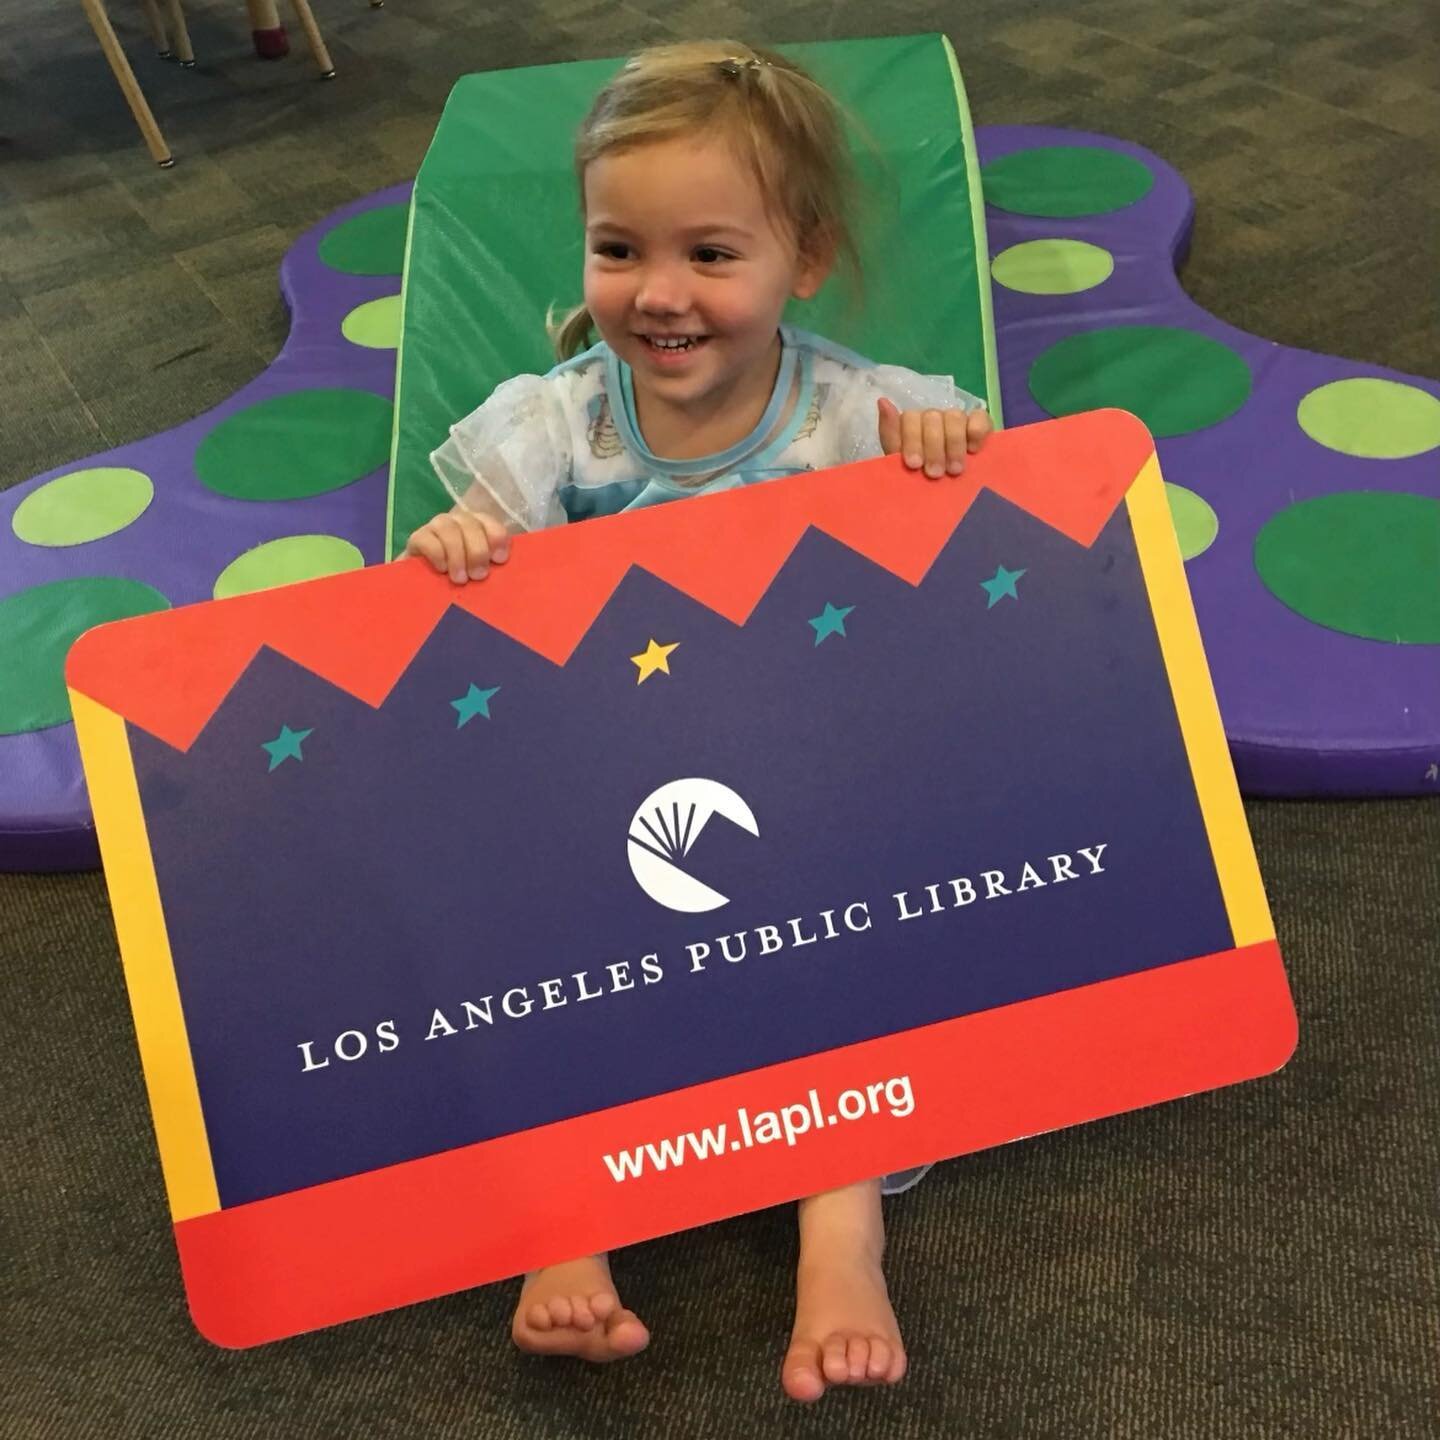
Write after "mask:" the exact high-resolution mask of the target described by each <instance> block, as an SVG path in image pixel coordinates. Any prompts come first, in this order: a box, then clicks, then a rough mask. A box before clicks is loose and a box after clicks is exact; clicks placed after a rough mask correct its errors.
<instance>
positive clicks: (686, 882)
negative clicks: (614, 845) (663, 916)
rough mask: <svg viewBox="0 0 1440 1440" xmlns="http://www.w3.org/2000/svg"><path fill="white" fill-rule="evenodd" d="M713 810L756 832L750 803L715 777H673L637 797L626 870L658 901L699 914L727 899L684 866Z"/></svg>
mask: <svg viewBox="0 0 1440 1440" xmlns="http://www.w3.org/2000/svg"><path fill="white" fill-rule="evenodd" d="M717 815H718V816H720V818H721V819H723V820H728V821H730V822H731V823H732V824H735V825H738V826H739V827H740V828H741V829H742V830H744V831H747V832H748V833H749V834H751V835H755V836H758V835H759V834H760V827H759V825H757V824H756V822H755V816H754V815H753V814H752V813H751V810H750V807H749V806H748V805H747V804H746V803H745V802H744V800H742V799H741V798H740V796H738V795H737V794H736V793H735V792H734V791H733V790H732V789H730V787H729V786H728V785H722V784H721V783H720V782H719V781H718V780H702V779H699V778H698V777H696V778H692V779H689V780H672V781H670V782H669V784H667V785H662V786H661V787H660V788H659V789H658V790H656V791H653V792H652V793H651V794H649V795H647V796H646V797H645V799H644V800H642V801H641V802H640V808H639V809H638V810H636V812H635V815H634V818H633V819H632V820H631V821H630V838H629V845H628V847H627V848H628V849H629V852H630V871H631V873H632V874H633V875H634V876H635V879H636V882H637V883H638V884H639V886H640V888H641V889H642V890H643V891H644V892H645V893H646V894H647V895H648V896H649V897H650V898H651V899H652V900H653V901H655V903H656V904H657V905H663V906H665V908H666V909H667V910H683V911H686V912H687V913H689V914H699V913H700V912H701V911H705V910H718V909H719V908H720V907H721V906H722V905H728V904H729V903H730V897H729V896H728V895H722V894H721V893H720V892H719V891H718V890H715V889H713V888H712V887H711V886H709V885H706V884H705V883H704V881H702V880H697V879H696V878H695V876H694V875H692V874H691V873H690V872H689V870H688V869H687V868H686V866H685V861H686V857H687V856H688V855H689V854H690V852H691V851H692V850H693V849H694V848H695V843H696V841H698V840H699V838H700V836H701V834H702V833H703V832H704V830H705V827H706V826H707V825H708V824H709V823H710V821H711V820H713V819H714V818H715V817H716V816H717Z"/></svg>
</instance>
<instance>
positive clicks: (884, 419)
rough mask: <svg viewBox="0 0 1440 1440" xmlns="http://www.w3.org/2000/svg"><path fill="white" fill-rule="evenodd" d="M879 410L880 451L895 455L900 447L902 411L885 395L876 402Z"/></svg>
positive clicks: (884, 453)
mask: <svg viewBox="0 0 1440 1440" xmlns="http://www.w3.org/2000/svg"><path fill="white" fill-rule="evenodd" d="M876 408H877V410H878V412H879V416H878V419H879V426H880V453H881V454H882V455H893V454H894V453H895V452H896V451H897V450H898V449H899V448H900V411H899V408H898V407H897V406H896V404H895V402H894V401H893V400H887V399H886V398H885V397H884V396H883V395H882V396H881V397H880V399H879V401H878V402H877V404H876Z"/></svg>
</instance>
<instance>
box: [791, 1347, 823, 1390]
mask: <svg viewBox="0 0 1440 1440" xmlns="http://www.w3.org/2000/svg"><path fill="white" fill-rule="evenodd" d="M817 1358H818V1357H817V1355H816V1351H815V1347H814V1346H813V1345H806V1344H803V1343H802V1344H799V1345H792V1346H791V1347H790V1351H789V1353H788V1354H787V1355H786V1356H785V1363H784V1365H782V1366H781V1367H780V1383H781V1385H783V1386H784V1388H785V1393H786V1394H787V1395H788V1396H789V1397H790V1398H791V1399H792V1400H804V1401H811V1400H818V1399H819V1398H820V1397H821V1396H822V1395H823V1394H824V1393H825V1381H824V1380H823V1379H822V1378H821V1375H820V1371H819V1369H818V1368H817V1367H816V1363H815V1362H816V1359H817Z"/></svg>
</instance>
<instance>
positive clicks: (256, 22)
mask: <svg viewBox="0 0 1440 1440" xmlns="http://www.w3.org/2000/svg"><path fill="white" fill-rule="evenodd" d="M245 8H246V9H247V10H249V12H250V38H251V39H252V40H253V41H254V42H255V53H256V54H257V55H258V56H259V57H260V58H261V59H262V60H279V59H280V58H281V56H283V55H288V54H289V53H290V37H289V36H288V35H287V34H286V33H285V27H284V26H283V25H282V24H281V23H280V11H279V10H278V9H277V8H276V6H275V0H245Z"/></svg>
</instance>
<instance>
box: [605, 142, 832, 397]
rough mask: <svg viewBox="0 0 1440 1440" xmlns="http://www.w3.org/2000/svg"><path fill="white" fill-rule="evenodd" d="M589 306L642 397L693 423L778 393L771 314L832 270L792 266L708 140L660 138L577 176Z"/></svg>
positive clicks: (813, 263)
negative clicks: (771, 392)
mask: <svg viewBox="0 0 1440 1440" xmlns="http://www.w3.org/2000/svg"><path fill="white" fill-rule="evenodd" d="M585 215H586V225H585V239H586V256H585V304H586V307H587V308H588V309H589V311H590V314H591V316H592V317H593V319H594V321H595V328H596V329H597V330H598V331H599V332H600V335H601V337H602V338H603V339H604V340H605V341H606V343H607V344H609V346H610V348H611V349H612V350H614V351H615V353H616V354H617V355H618V356H619V357H620V358H621V359H622V360H624V361H625V362H626V363H627V364H629V365H630V367H631V369H632V370H633V372H634V377H635V384H636V387H637V389H638V390H639V392H640V394H641V396H642V399H645V400H650V401H655V402H659V403H660V404H662V405H665V406H667V407H669V408H671V409H672V410H676V411H680V412H682V413H688V414H690V415H692V416H694V417H695V418H696V419H703V418H708V417H710V416H712V415H715V414H718V413H720V412H722V411H723V410H724V408H725V407H726V406H727V405H729V404H732V403H734V402H736V401H737V400H738V401H742V402H746V401H750V400H752V399H753V398H754V395H755V394H757V393H759V392H760V391H762V390H763V392H764V393H765V394H766V395H768V393H769V388H770V386H771V385H772V384H773V383H774V375H775V360H776V353H777V352H776V342H777V335H778V329H779V324H780V314H781V311H782V310H783V309H784V308H785V302H786V301H787V300H788V299H789V298H790V297H791V296H792V295H795V296H798V297H800V298H801V299H808V298H809V297H810V296H812V295H813V294H814V293H815V292H816V291H817V290H818V289H819V288H820V286H821V284H822V282H823V281H824V279H825V275H826V272H827V270H828V268H829V267H828V263H826V262H823V261H819V260H816V259H813V258H808V257H804V256H801V255H800V254H799V253H798V251H797V248H796V244H795V240H794V239H793V237H791V236H790V235H788V234H787V233H785V232H784V231H783V229H781V230H777V228H776V226H775V223H774V222H773V221H772V219H771V218H770V215H769V214H768V212H767V211H766V208H765V204H764V201H763V199H762V197H761V194H760V188H759V186H758V184H757V183H756V180H755V177H754V175H753V174H752V173H751V172H750V170H749V168H748V167H747V166H745V165H744V164H743V163H742V162H741V161H740V160H739V159H738V158H737V157H736V156H735V155H734V154H733V153H732V151H731V150H730V148H729V147H728V146H726V145H724V144H722V143H720V142H717V141H713V140H711V141H706V140H700V139H689V138H687V139H676V140H665V141H659V142H656V143H653V144H649V145H644V146H640V147H638V148H636V149H633V150H624V151H620V152H618V153H616V154H611V155H602V156H601V157H600V158H599V159H597V160H593V161H592V162H591V163H590V164H589V165H588V166H587V167H586V170H585Z"/></svg>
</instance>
